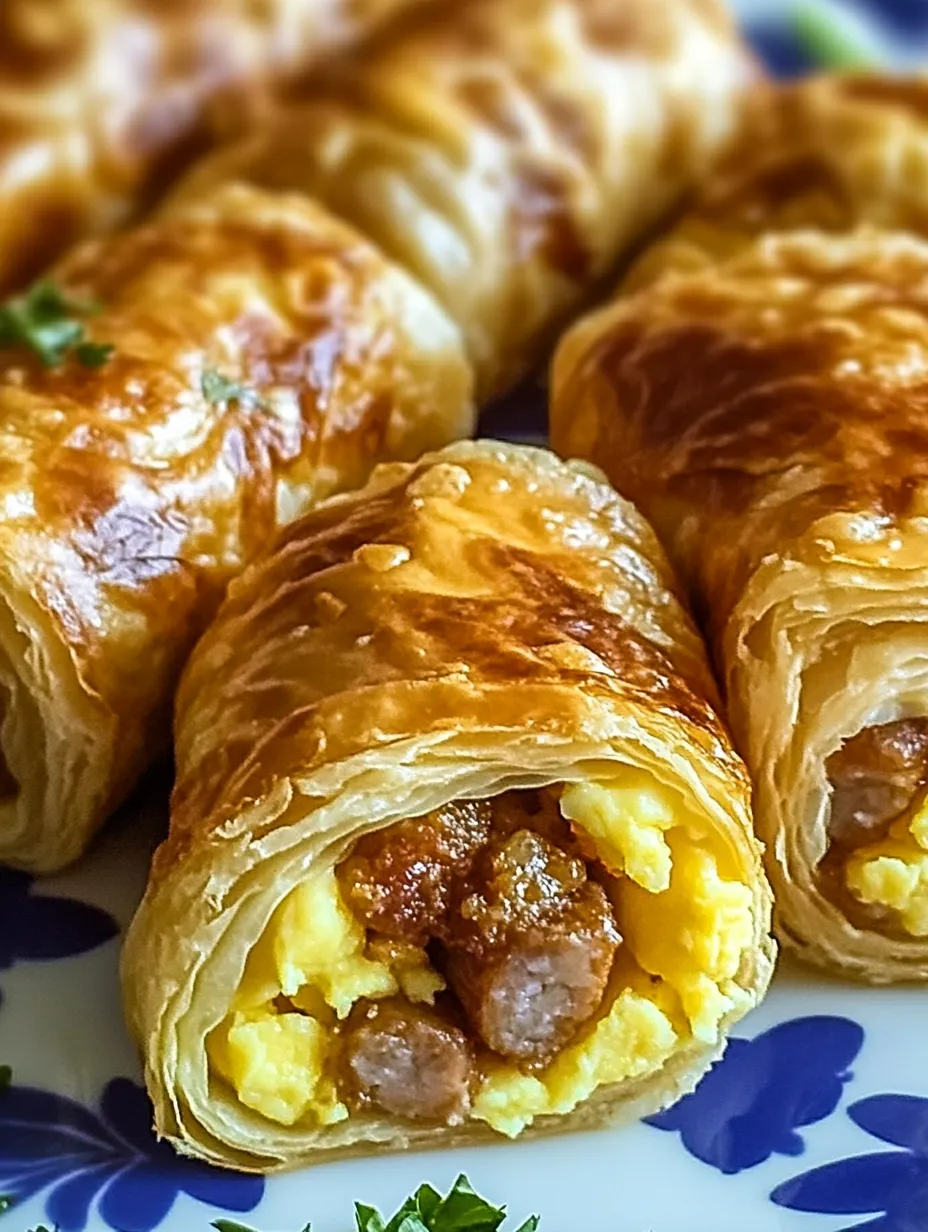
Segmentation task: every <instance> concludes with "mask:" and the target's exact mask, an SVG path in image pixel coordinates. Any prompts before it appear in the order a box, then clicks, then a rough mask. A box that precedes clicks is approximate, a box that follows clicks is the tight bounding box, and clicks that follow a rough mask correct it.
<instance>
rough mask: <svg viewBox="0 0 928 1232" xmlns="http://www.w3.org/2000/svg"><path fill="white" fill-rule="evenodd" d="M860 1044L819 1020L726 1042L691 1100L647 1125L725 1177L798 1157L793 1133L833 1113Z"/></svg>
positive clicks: (845, 1028) (842, 1024)
mask: <svg viewBox="0 0 928 1232" xmlns="http://www.w3.org/2000/svg"><path fill="white" fill-rule="evenodd" d="M863 1042H864V1032H863V1028H862V1027H860V1026H858V1024H857V1023H856V1022H852V1021H851V1020H850V1019H849V1018H832V1017H825V1016H821V1017H812V1018H794V1019H793V1020H792V1021H791V1022H782V1023H779V1024H778V1025H777V1026H775V1027H771V1029H770V1030H769V1031H764V1032H763V1034H761V1035H758V1036H756V1037H755V1038H754V1039H752V1040H746V1039H739V1038H735V1039H732V1040H731V1041H730V1043H729V1045H728V1048H727V1049H726V1051H725V1055H724V1056H723V1058H722V1060H721V1061H720V1062H719V1063H718V1064H717V1065H716V1066H715V1067H714V1068H713V1069H712V1070H710V1072H709V1073H708V1074H707V1075H706V1077H705V1078H704V1079H703V1080H702V1082H701V1083H700V1084H699V1086H698V1087H697V1088H696V1090H695V1091H694V1092H693V1094H692V1095H687V1096H685V1097H684V1098H683V1099H681V1100H680V1101H679V1103H677V1104H675V1105H674V1106H673V1107H672V1108H668V1110H667V1111H666V1112H661V1113H659V1114H658V1115H657V1116H653V1117H649V1118H648V1120H647V1124H648V1125H653V1126H654V1127H655V1128H656V1129H664V1130H675V1131H678V1132H679V1134H680V1139H681V1141H682V1143H683V1145H684V1146H685V1147H686V1149H687V1150H688V1151H689V1153H690V1154H691V1155H694V1156H695V1157H696V1158H697V1159H699V1160H702V1162H703V1163H706V1164H710V1165H711V1166H712V1167H713V1168H717V1169H718V1170H719V1172H724V1173H726V1174H732V1173H735V1172H741V1171H742V1170H743V1169H746V1168H754V1167H756V1166H757V1165H758V1164H760V1163H763V1162H764V1161H765V1160H767V1159H769V1158H770V1156H771V1155H774V1154H777V1155H801V1154H802V1152H803V1150H804V1149H805V1146H804V1143H803V1140H802V1137H801V1135H800V1134H799V1133H798V1130H799V1129H801V1128H802V1127H803V1126H806V1125H812V1124H814V1123H815V1122H816V1121H821V1120H824V1118H825V1117H827V1116H830V1115H831V1113H832V1112H834V1110H835V1108H837V1106H838V1104H839V1102H840V1100H841V1095H842V1092H843V1090H844V1084H845V1083H846V1082H848V1081H849V1080H850V1077H851V1075H850V1073H849V1070H848V1066H849V1065H850V1064H851V1062H852V1061H853V1060H854V1058H855V1057H856V1056H857V1054H858V1053H859V1052H860V1049H861V1046H862V1045H863Z"/></svg>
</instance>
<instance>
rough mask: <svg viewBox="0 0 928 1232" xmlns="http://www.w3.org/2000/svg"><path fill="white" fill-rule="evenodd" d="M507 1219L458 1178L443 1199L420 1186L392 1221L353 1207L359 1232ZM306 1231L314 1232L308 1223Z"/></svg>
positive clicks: (417, 1231) (238, 1227) (529, 1230)
mask: <svg viewBox="0 0 928 1232" xmlns="http://www.w3.org/2000/svg"><path fill="white" fill-rule="evenodd" d="M505 1218H506V1208H505V1207H504V1206H493V1204H492V1203H491V1202H488V1201H487V1200H486V1198H481V1197H480V1195H479V1194H477V1193H475V1192H474V1190H473V1189H472V1188H471V1185H470V1182H469V1181H468V1179H467V1177H466V1176H459V1177H458V1179H457V1180H456V1181H455V1182H454V1184H453V1185H452V1187H451V1189H450V1190H449V1191H448V1193H447V1194H446V1195H445V1196H444V1197H442V1196H441V1194H440V1193H439V1192H438V1190H437V1189H433V1188H432V1186H431V1185H420V1186H419V1188H418V1189H417V1190H416V1192H415V1193H414V1194H413V1195H412V1197H411V1198H407V1199H406V1201H405V1202H404V1203H403V1205H402V1206H401V1207H400V1209H399V1210H398V1211H397V1212H396V1214H395V1215H394V1216H393V1218H392V1219H390V1220H384V1217H383V1216H382V1215H381V1213H380V1211H378V1210H377V1209H376V1208H375V1207H373V1206H365V1205H364V1204H363V1203H361V1202H356V1203H355V1208H354V1219H355V1228H356V1232H497V1229H498V1228H499V1227H500V1226H501V1225H502V1223H503V1221H504V1220H505ZM538 1223H539V1220H538V1216H537V1215H533V1216H532V1217H531V1219H526V1221H525V1222H524V1223H523V1224H521V1225H520V1226H519V1227H518V1228H517V1229H516V1232H536V1229H537V1227H538ZM213 1227H214V1228H215V1229H216V1232H253V1229H252V1228H249V1227H248V1226H247V1224H243V1223H235V1222H234V1221H233V1220H231V1219H217V1220H215V1221H214V1222H213ZM303 1232H312V1229H311V1227H310V1225H309V1224H307V1225H306V1227H305V1228H304V1229H303Z"/></svg>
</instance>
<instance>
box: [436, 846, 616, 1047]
mask: <svg viewBox="0 0 928 1232" xmlns="http://www.w3.org/2000/svg"><path fill="white" fill-rule="evenodd" d="M619 941H620V937H619V933H618V930H617V928H616V925H615V919H614V916H613V913H612V907H611V905H610V903H609V900H608V898H607V897H606V894H605V892H604V891H603V888H602V886H600V885H598V884H596V883H595V882H591V881H589V880H588V877H587V870H586V866H585V864H584V863H583V861H582V860H581V859H578V858H577V857H576V856H573V855H569V854H567V853H565V852H564V851H562V850H561V849H560V848H559V847H556V846H554V845H553V844H552V843H551V842H550V841H549V840H548V839H546V838H544V837H542V836H541V835H539V834H536V833H534V832H533V831H530V830H518V831H516V832H515V833H514V834H512V835H509V836H508V837H504V838H501V839H498V840H496V841H494V842H493V843H491V845H490V846H489V847H488V849H487V851H486V852H485V853H484V855H483V856H482V857H481V859H480V861H479V862H478V864H477V865H476V867H475V870H474V872H473V874H472V875H471V879H470V882H469V884H468V886H467V889H466V892H465V894H464V895H463V897H462V898H461V901H460V903H459V905H458V908H457V910H456V912H455V913H454V914H453V916H452V918H451V921H450V925H449V932H448V936H447V944H448V951H449V961H448V970H447V975H448V981H449V984H450V985H451V987H452V989H453V990H454V992H455V993H456V994H457V996H458V998H459V1000H460V1002H461V1004H462V1006H463V1007H464V1010H465V1012H466V1014H467V1016H468V1019H469V1020H470V1022H471V1023H472V1025H473V1027H474V1029H475V1030H476V1031H477V1032H478V1033H479V1035H480V1037H481V1039H482V1040H483V1042H484V1043H485V1044H486V1045H487V1046H488V1047H489V1048H492V1049H493V1051H494V1052H498V1053H500V1054H501V1055H502V1056H506V1057H512V1058H516V1059H519V1060H525V1061H536V1062H541V1061H545V1060H549V1059H550V1058H551V1057H552V1056H554V1055H555V1054H556V1053H557V1052H558V1051H559V1050H560V1049H561V1048H563V1047H564V1045H565V1044H567V1043H568V1042H569V1041H570V1040H571V1039H572V1038H573V1036H574V1035H575V1034H576V1033H577V1031H578V1029H579V1028H580V1027H581V1026H582V1025H583V1023H584V1022H586V1021H587V1019H588V1018H590V1016H591V1015H592V1014H593V1013H594V1012H595V1010H596V1009H597V1007H598V1006H599V1004H600V1002H601V1001H602V998H603V994H604V993H605V990H606V983H607V981H608V978H609V972H610V969H611V967H612V960H613V958H614V956H615V952H616V949H617V947H618V945H619Z"/></svg>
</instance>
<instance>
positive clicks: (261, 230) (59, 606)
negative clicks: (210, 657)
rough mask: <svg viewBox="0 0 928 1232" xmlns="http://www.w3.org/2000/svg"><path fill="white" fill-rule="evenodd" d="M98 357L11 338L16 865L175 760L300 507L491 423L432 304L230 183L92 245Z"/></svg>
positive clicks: (4, 847)
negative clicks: (185, 686) (191, 687)
mask: <svg viewBox="0 0 928 1232" xmlns="http://www.w3.org/2000/svg"><path fill="white" fill-rule="evenodd" d="M54 281H55V284H56V285H57V286H60V288H61V290H62V293H63V294H66V295H69V296H73V297H75V299H76V301H77V302H85V301H96V302H97V303H99V305H100V311H99V312H98V313H97V314H96V315H95V316H94V317H93V318H92V321H90V322H88V325H87V328H88V331H90V335H91V337H92V338H93V340H94V341H96V342H101V343H106V344H109V345H111V346H112V353H111V354H110V355H109V356H108V358H107V359H106V362H104V363H103V364H101V365H99V366H97V367H92V368H90V367H87V366H86V365H84V364H83V363H82V362H80V360H79V359H78V358H76V357H75V356H74V355H73V354H67V355H64V356H62V357H61V359H60V361H59V362H58V363H56V364H55V365H52V366H43V364H42V363H41V362H40V360H39V359H38V358H37V357H36V356H35V355H33V354H31V353H30V352H29V351H28V350H26V349H25V348H16V347H7V348H4V350H3V352H2V355H0V419H2V425H3V432H2V437H0V464H2V465H0V862H9V863H13V864H16V865H18V866H21V867H23V868H26V869H29V870H31V871H35V872H44V871H51V870H53V869H55V868H59V867H61V866H62V865H64V864H66V863H68V862H69V861H70V860H73V859H74V858H76V857H77V856H78V855H79V854H80V853H81V851H82V850H83V849H84V848H85V846H86V845H87V843H88V842H89V840H90V838H91V836H92V835H93V833H94V832H95V830H96V829H97V827H98V826H99V825H100V824H101V823H102V822H103V821H104V820H105V818H106V817H107V815H108V814H109V813H110V812H111V811H112V809H113V808H114V807H115V806H116V805H117V804H118V803H119V802H120V800H121V799H122V798H123V797H124V796H125V795H126V793H127V792H128V791H129V790H130V789H131V788H132V786H133V785H134V784H135V782H136V781H137V780H138V778H139V776H140V775H141V773H142V772H143V771H144V770H145V769H146V768H147V767H148V766H149V765H150V764H151V763H152V762H153V761H154V760H156V759H157V757H159V756H160V755H161V753H162V752H163V750H164V747H165V745H166V743H167V739H168V732H169V727H170V707H171V700H172V696H173V691H174V688H175V686H176V682H177V679H178V676H179V672H180V667H181V665H182V663H183V661H184V659H185V657H186V655H187V653H188V652H189V650H190V648H191V647H192V645H193V643H194V641H195V640H196V638H197V636H198V635H199V633H200V632H201V631H202V629H203V627H204V626H205V624H206V623H207V622H208V620H209V618H210V616H211V615H212V613H213V612H214V611H215V608H216V606H217V605H218V603H219V600H220V599H221V597H222V594H223V592H224V589H225V586H226V584H227V583H228V581H229V578H230V577H231V576H233V575H234V574H235V573H237V572H239V571H240V570H241V569H242V568H243V566H244V564H245V562H246V561H247V560H249V559H250V558H251V557H253V556H254V555H255V554H256V552H258V551H259V550H260V549H261V548H262V547H263V546H264V545H265V544H266V543H267V542H268V541H269V540H270V539H271V537H272V536H273V535H274V533H275V532H276V530H277V529H278V528H279V527H280V526H281V525H283V524H285V523H287V522H289V521H291V520H292V519H293V518H294V517H296V516H297V515H298V514H300V513H301V512H302V511H303V510H304V509H306V508H307V507H308V506H309V505H311V504H313V503H314V502H316V501H318V500H321V499H322V498H323V497H327V496H329V495H331V494H332V493H333V492H335V491H338V490H340V489H342V488H346V487H352V486H356V485H358V484H361V483H363V482H364V480H365V479H366V478H367V476H368V475H369V474H370V471H371V469H372V468H373V466H374V465H375V463H376V462H378V461H382V460H384V459H385V458H411V457H415V456H417V455H418V454H419V453H420V452H421V451H422V450H423V449H430V448H436V447H438V446H440V445H443V444H445V443H446V442H448V441H449V440H454V439H456V438H457V437H459V436H461V435H462V434H467V433H469V432H470V431H471V430H472V427H473V417H474V412H473V404H472V402H471V398H470V395H471V379H470V370H469V367H468V364H467V361H466V359H465V356H464V353H463V349H462V344H461V339H460V335H459V333H458V331H457V329H456V327H455V326H454V325H453V324H452V322H451V321H450V320H448V318H447V317H446V316H445V315H444V313H443V312H442V310H441V309H440V308H439V306H438V305H437V304H436V303H435V302H434V301H433V300H432V299H431V298H430V296H429V295H428V294H427V292H425V291H424V290H422V289H421V288H420V287H419V286H418V285H417V284H416V283H414V282H413V281H412V279H410V278H409V277H408V276H407V275H406V274H404V273H403V272H402V271H401V270H399V269H397V268H396V267H395V266H392V265H391V264H390V263H389V262H387V261H386V260H385V259H384V258H383V257H382V256H381V255H380V254H379V253H378V252H377V251H376V250H374V249H373V248H372V247H371V246H370V245H369V244H368V243H367V242H366V241H364V240H363V239H361V237H360V236H358V235H357V234H356V233H355V232H353V231H352V230H351V229H350V228H349V227H347V226H345V225H344V224H342V223H340V222H338V221H337V220H335V219H332V218H331V217H330V216H329V215H328V214H326V213H325V211H324V210H322V209H321V208H320V207H319V206H317V205H315V204H313V203H312V202H310V201H304V200H301V199H299V198H297V197H287V196H283V195H275V194H271V193H266V192H261V191H260V190H258V189H252V188H247V187H245V186H243V185H232V186H227V187H224V188H220V189H217V190H216V191H215V192H214V193H213V194H211V196H210V197H209V198H206V199H204V200H202V201H200V202H198V203H196V204H195V205H191V206H190V207H188V208H187V209H185V210H182V211H178V212H177V214H176V215H174V216H173V217H172V218H171V219H160V220H158V221H157V222H155V223H152V224H150V225H149V226H146V227H143V228H139V229H138V230H137V231H135V232H132V233H127V234H124V235H120V236H117V237H112V238H110V239H108V240H104V241H100V242H98V243H93V244H90V245H87V246H84V247H82V248H80V249H78V250H77V251H76V252H75V253H74V254H73V255H72V256H71V257H70V258H69V259H68V260H67V261H66V262H65V263H63V264H62V265H61V266H60V267H59V269H58V270H56V271H55V272H54Z"/></svg>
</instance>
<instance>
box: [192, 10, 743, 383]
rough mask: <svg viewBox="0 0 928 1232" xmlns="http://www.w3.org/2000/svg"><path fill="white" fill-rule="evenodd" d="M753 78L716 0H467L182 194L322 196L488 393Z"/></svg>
mask: <svg viewBox="0 0 928 1232" xmlns="http://www.w3.org/2000/svg"><path fill="white" fill-rule="evenodd" d="M753 75H754V69H753V65H752V62H751V61H750V60H749V57H748V56H747V54H746V53H745V51H744V49H743V48H742V47H741V46H740V44H739V42H738V40H737V34H736V30H735V25H734V21H733V19H732V17H731V16H730V15H729V14H728V12H727V11H726V9H725V7H724V5H722V4H721V3H716V0H709V2H708V3H707V2H706V0H621V2H620V3H615V4H613V3H610V2H609V0H507V2H506V3H499V2H498V0H490V2H489V3H488V2H487V0H473V2H472V3H471V4H468V5H466V6H465V5H462V6H460V9H459V10H456V11H454V12H450V11H448V10H447V9H443V8H441V9H438V10H436V13H435V15H434V18H433V19H432V20H431V21H430V22H428V23H424V24H422V25H421V27H418V28H416V29H415V30H414V31H412V32H411V33H410V34H409V35H408V36H406V37H401V38H398V39H396V40H394V41H393V42H392V43H391V45H390V47H389V48H382V47H374V48H373V49H372V50H371V51H370V52H369V53H368V54H367V55H366V56H364V55H362V56H360V57H357V58H353V59H352V61H351V63H350V64H349V65H348V66H347V69H346V71H345V72H344V73H342V74H341V75H339V76H336V77H335V78H334V80H330V81H327V82H325V83H323V84H321V85H319V86H317V87H316V88H315V89H313V90H311V91H310V92H309V93H308V95H307V96H306V97H305V98H304V99H302V100H299V101H288V102H287V104H286V105H285V106H282V107H281V108H280V109H278V110H277V111H276V113H274V114H272V115H271V116H270V117H268V118H267V119H266V121H265V122H264V123H263V124H262V125H261V126H259V127H258V128H257V130H256V131H255V132H254V133H253V134H251V135H250V136H249V137H247V138H246V139H245V140H244V141H242V142H240V143H233V144H231V145H230V146H229V147H228V148H227V149H223V150H220V151H219V152H217V153H216V154H215V155H214V156H213V157H212V158H207V159H206V160H204V161H203V162H201V163H199V164H198V165H197V167H196V168H195V169H194V171H193V172H192V173H191V175H190V177H189V178H188V179H187V180H186V181H185V182H182V183H181V184H180V185H179V186H178V189H177V193H178V194H179V196H180V198H186V197H188V196H190V195H193V196H197V195H199V194H200V193H201V192H202V191H203V189H204V187H208V186H210V185H212V184H215V183H217V182H224V181H227V180H229V179H233V178H234V179H246V180H248V182H250V183H256V184H259V185H261V186H262V187H272V188H283V189H287V190H296V191H300V192H306V193H310V194H311V195H312V196H314V197H316V198H318V199H319V200H322V201H324V202H325V203H326V204H327V205H329V206H330V208H332V209H333V210H334V211H335V212H336V213H337V214H338V215H339V216H340V217H343V218H345V219H347V220H349V221H350V222H352V223H353V224H354V225H355V226H356V227H357V228H358V229H359V230H360V231H361V232H362V233H364V234H365V235H367V236H368V237H369V238H371V239H373V240H374V242H375V243H376V244H377V245H378V246H379V247H380V248H381V249H382V250H383V251H384V252H386V253H388V254H389V255H390V256H391V257H393V258H394V259H395V260H397V261H399V263H400V264H402V265H404V266H405V267H406V268H408V269H409V270H411V271H412V273H413V274H414V275H415V276H416V277H417V278H419V279H420V280H421V281H422V283H423V284H424V285H425V286H427V287H428V288H429V289H430V290H431V291H432V293H433V294H434V295H435V297H436V298H437V299H438V300H439V302H440V303H442V304H443V305H444V307H445V309H446V311H447V312H448V313H449V314H450V315H451V316H452V317H453V318H454V320H456V321H457V322H458V324H459V325H460V326H461V328H462V330H463V332H464V336H465V338H466V340H467V343H468V348H469V353H470V356H471V359H472V361H473V363H474V365H475V369H476V373H477V384H478V392H479V395H480V397H481V398H487V397H489V396H490V395H491V394H494V393H499V392H500V391H501V390H502V389H504V388H505V387H506V386H507V385H510V384H512V383H513V382H514V381H515V380H516V379H517V378H518V377H519V376H521V375H522V374H523V373H524V372H525V371H526V369H527V367H528V366H529V364H530V363H531V361H532V359H533V358H535V357H536V356H537V348H538V343H539V335H544V334H545V333H546V332H547V331H548V330H549V329H550V328H551V325H552V321H553V320H554V319H556V318H559V317H560V318H563V317H564V316H565V314H567V313H569V311H570V309H571V308H572V307H575V306H576V304H577V302H578V300H579V299H580V298H581V297H583V296H584V295H588V294H589V291H590V288H591V285H592V284H593V283H594V282H595V281H596V280H598V279H600V278H602V276H603V275H604V274H606V273H607V272H608V271H610V270H611V269H612V268H613V267H614V265H615V263H616V259H617V257H618V255H619V254H620V253H621V251H622V250H623V249H624V248H626V247H627V246H628V245H629V244H630V243H632V242H634V241H635V240H637V239H639V238H640V237H641V236H642V234H643V233H645V232H646V231H647V230H648V229H649V228H650V227H651V226H652V225H653V224H654V223H655V222H656V221H657V220H658V219H660V218H661V217H662V216H663V215H664V214H665V213H666V212H667V211H668V210H669V209H670V208H671V207H673V206H674V205H675V204H676V203H677V202H678V201H679V199H680V197H681V196H682V194H683V193H684V191H685V190H687V189H688V188H689V187H691V185H692V184H693V182H694V181H695V179H696V178H697V177H698V175H699V174H700V172H702V171H703V170H704V169H705V167H706V164H707V161H708V159H709V156H710V155H711V154H712V153H713V152H714V151H716V149H717V148H718V146H719V144H720V142H721V141H722V140H723V138H725V137H726V136H727V135H729V132H730V128H731V125H732V122H733V118H734V114H735V107H734V101H735V99H736V98H737V97H740V91H741V87H742V86H743V85H744V84H745V83H746V82H747V81H748V80H749V79H750V78H751V77H753Z"/></svg>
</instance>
